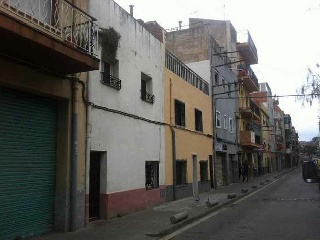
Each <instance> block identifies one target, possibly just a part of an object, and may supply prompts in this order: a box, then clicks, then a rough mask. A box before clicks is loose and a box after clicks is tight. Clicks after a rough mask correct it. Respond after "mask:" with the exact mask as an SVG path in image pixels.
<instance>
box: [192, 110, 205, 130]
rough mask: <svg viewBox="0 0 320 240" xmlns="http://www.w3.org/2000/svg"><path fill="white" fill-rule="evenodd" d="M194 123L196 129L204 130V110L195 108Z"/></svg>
mask: <svg viewBox="0 0 320 240" xmlns="http://www.w3.org/2000/svg"><path fill="white" fill-rule="evenodd" d="M194 125H195V126H194V128H195V130H196V131H199V132H203V118H202V111H201V110H199V109H197V108H195V109H194Z"/></svg>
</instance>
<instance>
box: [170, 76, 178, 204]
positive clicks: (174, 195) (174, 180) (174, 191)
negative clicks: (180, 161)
mask: <svg viewBox="0 0 320 240" xmlns="http://www.w3.org/2000/svg"><path fill="white" fill-rule="evenodd" d="M171 114H172V79H171V78H170V129H171V143H172V186H173V189H172V198H173V200H174V201H175V200H177V175H176V166H177V165H176V161H177V159H176V132H175V131H174V128H173V125H172V116H171Z"/></svg>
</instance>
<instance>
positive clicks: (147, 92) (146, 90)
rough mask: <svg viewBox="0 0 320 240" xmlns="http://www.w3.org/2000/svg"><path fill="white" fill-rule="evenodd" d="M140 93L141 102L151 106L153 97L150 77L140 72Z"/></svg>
mask: <svg viewBox="0 0 320 240" xmlns="http://www.w3.org/2000/svg"><path fill="white" fill-rule="evenodd" d="M140 93H141V96H140V98H141V100H143V101H145V102H148V103H151V104H153V103H154V101H155V96H154V95H153V87H152V77H150V76H149V75H147V74H146V73H144V72H141V77H140Z"/></svg>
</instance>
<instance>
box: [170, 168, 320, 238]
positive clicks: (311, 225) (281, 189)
mask: <svg viewBox="0 0 320 240" xmlns="http://www.w3.org/2000/svg"><path fill="white" fill-rule="evenodd" d="M301 176H302V174H301V168H299V169H297V170H295V171H293V172H292V173H290V174H288V175H286V176H284V177H283V178H281V179H279V180H277V181H274V182H272V183H270V184H269V185H268V186H266V187H264V188H262V189H261V190H258V191H257V192H255V193H254V194H253V195H251V196H249V197H246V198H244V199H240V200H239V201H237V202H235V203H234V204H231V205H229V206H228V207H225V208H223V209H221V210H220V212H219V213H217V214H216V215H215V216H212V217H211V218H209V219H207V220H206V221H201V220H200V221H199V224H198V225H196V226H194V227H192V228H190V229H188V230H186V231H184V232H181V233H180V234H178V235H176V236H174V237H171V238H168V239H174V240H178V239H183V240H187V239H190V240H191V239H192V240H196V239H201V240H205V239H212V240H213V239H214V240H222V239H225V240H232V239H246V240H251V239H273V240H274V239H276V240H280V239H281V240H287V239H288V240H302V239H320V191H319V189H318V184H315V183H305V182H304V181H303V179H302V177H301Z"/></svg>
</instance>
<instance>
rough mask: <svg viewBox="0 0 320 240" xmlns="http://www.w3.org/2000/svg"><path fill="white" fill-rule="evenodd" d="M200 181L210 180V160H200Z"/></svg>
mask: <svg viewBox="0 0 320 240" xmlns="http://www.w3.org/2000/svg"><path fill="white" fill-rule="evenodd" d="M200 181H201V182H205V181H208V161H200Z"/></svg>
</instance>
